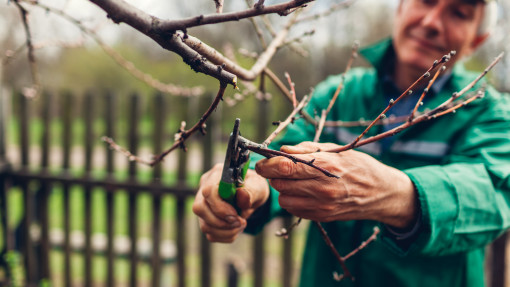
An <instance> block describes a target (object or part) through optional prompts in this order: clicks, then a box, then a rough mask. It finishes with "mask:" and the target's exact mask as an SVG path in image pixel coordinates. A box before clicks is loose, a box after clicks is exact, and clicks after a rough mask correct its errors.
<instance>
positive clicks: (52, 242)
mask: <svg viewBox="0 0 510 287" xmlns="http://www.w3.org/2000/svg"><path fill="white" fill-rule="evenodd" d="M9 98H10V97H9ZM12 98H13V99H14V101H13V103H12V104H10V103H7V102H6V101H5V100H3V104H2V107H1V108H3V109H4V110H5V108H6V107H5V105H6V103H7V104H8V105H10V107H9V108H10V109H11V110H14V111H15V114H14V115H13V116H12V117H11V120H15V121H16V124H17V128H16V130H17V131H18V133H17V135H18V136H19V138H18V139H8V140H7V142H13V141H17V142H18V143H17V145H16V146H17V147H19V150H17V151H13V150H12V147H6V145H5V142H6V139H5V134H6V130H5V122H6V116H5V114H6V113H2V117H1V118H0V123H1V125H0V126H2V130H0V134H2V135H1V136H2V138H0V139H1V140H2V141H1V144H0V164H1V165H0V168H1V169H2V170H1V172H0V176H1V177H0V184H1V185H0V186H1V187H0V192H1V195H2V196H1V204H2V206H0V208H1V211H2V213H1V214H2V225H3V227H4V232H3V242H4V247H5V249H4V250H13V249H15V247H16V246H19V247H21V254H22V255H23V264H24V270H25V274H24V278H25V281H24V282H25V284H26V285H29V286H36V285H37V286H38V284H40V283H41V282H42V281H41V280H42V279H43V278H49V279H51V280H52V281H55V280H56V281H57V283H52V284H53V285H56V286H58V285H59V284H60V285H62V286H72V285H74V284H79V285H81V284H83V285H84V286H95V285H96V284H98V283H101V284H104V285H106V286H115V285H118V284H121V285H126V282H125V281H127V283H128V285H129V286H136V285H137V284H138V283H139V282H140V281H144V282H145V283H147V281H150V285H151V286H168V284H169V283H168V282H166V283H163V282H161V278H162V268H163V267H164V265H171V266H173V268H172V269H171V270H172V272H173V273H174V275H173V278H176V279H174V280H173V281H172V282H170V283H171V284H170V285H171V286H175V285H176V286H190V285H194V286H198V285H199V286H212V284H213V283H214V282H213V279H212V277H214V276H212V272H213V270H217V269H218V267H217V266H215V265H217V264H218V262H216V263H215V264H213V261H214V259H213V258H212V255H211V253H212V247H211V244H210V243H209V242H208V241H207V240H206V239H205V237H204V236H203V235H198V234H200V233H199V232H195V233H194V234H195V235H197V237H200V239H199V240H196V238H190V237H193V236H190V232H189V230H190V228H191V229H198V228H197V224H189V221H190V220H189V219H190V218H187V217H191V216H187V215H189V214H190V212H189V208H188V207H189V202H190V199H192V198H193V196H194V193H195V190H196V180H195V184H190V176H191V175H190V171H189V169H188V168H187V167H189V166H190V165H194V166H192V169H194V170H195V173H197V174H199V173H202V172H203V171H205V170H208V169H209V168H210V167H211V166H212V164H213V154H214V150H215V148H216V147H217V146H218V144H217V142H218V141H217V140H216V141H215V140H214V139H213V136H220V137H221V134H220V133H218V131H217V128H216V127H218V126H219V123H218V124H217V120H218V116H219V114H221V113H220V112H217V113H216V114H217V115H215V116H213V117H212V118H211V120H209V121H208V133H207V134H206V135H205V136H201V137H200V136H197V137H195V139H192V140H189V141H188V142H187V144H188V146H191V148H190V150H192V151H193V150H198V151H197V153H198V154H199V155H200V157H199V158H201V160H199V161H198V162H197V160H196V158H198V157H195V158H193V162H192V163H190V157H189V152H187V153H185V152H182V151H177V152H176V154H177V156H176V157H174V158H172V160H174V161H177V163H176V164H175V163H174V167H175V169H172V168H169V169H172V170H171V171H168V170H165V168H166V166H167V165H165V164H160V165H156V166H155V167H154V168H152V169H150V170H149V171H147V168H146V169H145V174H147V173H149V174H150V177H151V178H150V179H149V180H147V179H145V180H140V169H141V167H140V164H138V163H135V162H133V161H128V160H127V159H124V156H123V155H120V154H118V153H116V152H114V151H113V150H112V149H110V148H108V147H107V146H106V144H102V145H100V144H98V143H97V142H98V141H99V139H100V138H101V136H102V135H105V136H108V137H112V138H114V139H116V140H120V142H121V143H126V144H127V148H128V149H129V150H130V151H132V152H134V153H138V152H139V151H140V146H141V142H142V140H144V141H145V142H149V143H150V145H151V149H150V152H147V148H146V150H145V154H147V155H148V154H157V153H159V152H161V151H162V150H163V149H164V148H166V147H168V146H170V145H171V143H172V142H173V133H172V132H171V131H169V129H168V125H167V123H168V122H169V120H170V115H172V120H173V121H174V122H175V121H176V119H186V120H187V121H188V123H189V124H193V123H194V122H196V121H197V120H198V119H199V117H200V114H198V113H200V112H201V111H205V109H206V108H207V106H208V105H209V104H210V102H211V100H212V97H202V98H200V99H198V98H194V99H183V98H181V99H179V98H172V99H170V97H168V96H163V95H160V94H158V95H155V96H152V97H150V101H151V102H152V104H149V105H147V103H146V102H147V99H143V98H141V97H140V96H138V95H132V96H129V97H119V96H116V95H113V94H106V95H97V94H95V95H94V94H86V95H84V96H82V97H77V96H73V95H72V94H69V93H64V94H58V95H51V94H44V95H42V96H41V98H39V99H36V100H28V99H26V98H25V97H23V96H22V95H19V94H16V95H14V96H13V97H12ZM121 102H122V104H121ZM142 102H144V103H145V104H142ZM176 103H177V104H176ZM265 105H266V103H265V102H260V103H259V109H258V113H259V115H260V116H261V117H262V118H263V119H267V118H268V117H267V116H265V114H264V113H266V111H267V107H266V106H265ZM141 106H145V107H146V108H145V110H146V111H147V113H146V114H145V115H142V114H141V110H142V108H141ZM78 118H80V119H81V121H82V123H81V124H76V122H77V119H78ZM35 119H37V120H38V123H35V122H34V120H35ZM146 120H149V121H150V123H151V124H149V125H145V127H148V128H145V129H143V128H144V125H143V124H141V123H143V122H144V121H146ZM55 122H57V123H60V124H61V126H59V127H57V128H55V127H53V126H54V125H55ZM98 122H100V123H104V124H100V125H102V126H103V127H102V134H98V132H97V128H96V129H95V128H94V127H95V126H97V125H98ZM119 123H121V124H122V125H123V126H122V127H119V126H118V125H119ZM232 123H233V122H232ZM11 124H12V122H11ZM178 124H179V122H177V123H175V124H174V127H172V128H173V130H174V131H175V130H177V126H178ZM266 124H267V123H266ZM33 125H37V126H38V127H39V130H36V131H34V129H33V128H31V127H33ZM57 125H58V124H57ZM265 128H267V125H264V124H262V125H259V126H258V131H257V133H258V136H259V137H262V136H264V134H265ZM59 129H60V132H58V136H57V137H58V138H57V139H54V138H53V137H54V136H55V130H59ZM80 129H81V131H77V130H80ZM141 129H143V130H141ZM119 130H124V131H126V132H125V133H124V134H121V133H120V132H119ZM80 133H81V134H80ZM34 134H36V135H38V136H37V137H38V138H37V139H31V138H30V137H31V136H33V135H34ZM141 135H142V136H141ZM144 135H145V138H144ZM126 139H127V140H126ZM78 140H79V141H80V142H79V143H77V142H76V141H78ZM77 144H78V145H80V146H82V148H81V149H80V152H82V153H83V157H82V163H81V164H82V165H81V166H73V164H74V161H72V160H71V158H72V157H73V156H75V155H74V154H75V153H76V152H75V151H73V152H72V150H73V148H74V147H75V146H76V145H77ZM34 145H35V146H39V147H40V148H39V149H35V151H37V154H38V155H39V158H38V159H36V158H34V157H35V154H34V149H32V148H31V147H33V146H34ZM98 146H99V147H98ZM220 149H221V148H219V149H218V150H220ZM220 151H221V150H220ZM54 152H57V153H59V155H58V156H57V157H58V159H57V161H58V162H57V165H58V166H56V167H55V166H54V165H52V163H53V164H54V161H55V155H54V154H52V153H54ZM97 152H102V155H101V156H99V157H100V158H102V160H101V161H100V164H101V165H103V166H102V167H98V166H97V162H94V161H95V159H97V158H98V156H97V155H96V153H97ZM9 153H12V154H14V153H16V154H17V161H18V162H17V163H16V164H11V163H10V162H9V161H8V159H9V155H10V154H9ZM119 158H120V161H122V160H125V164H120V167H119V164H116V163H115V162H116V161H119ZM146 158H148V156H146ZM122 167H125V169H127V178H123V179H119V178H118V176H117V173H118V172H119V171H118V170H119V168H122ZM95 169H102V170H104V172H103V174H102V175H101V176H97V175H95V174H94V170H95ZM197 169H198V171H197ZM168 177H173V179H171V180H170V181H171V183H168V180H166V179H168ZM196 177H197V175H195V178H196ZM14 187H18V188H19V189H21V190H22V194H23V196H22V198H23V199H22V202H23V208H22V210H23V219H22V222H21V223H20V224H19V225H18V226H17V227H16V226H12V224H11V223H10V222H11V221H12V220H11V219H10V218H9V216H10V215H11V214H12V212H11V209H12V208H15V207H14V206H11V205H10V204H9V203H8V201H9V193H10V192H11V190H13V188H14ZM77 187H78V188H79V189H81V192H82V195H83V196H82V197H81V198H80V201H82V205H83V215H82V216H81V217H82V218H83V220H84V223H83V232H82V234H81V236H75V235H77V234H75V233H76V232H75V231H76V230H73V229H72V227H71V219H72V218H73V217H76V216H77V215H76V212H75V211H74V210H73V209H74V207H72V204H71V197H72V190H73V188H75V189H76V188H77ZM55 188H59V189H61V193H62V202H61V206H59V208H61V209H62V210H63V212H62V221H63V223H62V225H63V230H62V231H63V232H61V233H60V234H61V237H63V238H61V239H60V241H59V240H58V238H57V239H54V237H55V236H52V233H51V228H50V221H51V220H50V219H49V216H50V214H51V213H52V212H53V211H54V210H49V205H50V203H49V198H50V194H51V193H52V192H53V190H54V189H55ZM98 189H99V190H100V192H103V193H105V198H104V201H105V204H104V205H105V207H106V211H105V218H103V219H101V220H104V221H105V222H106V237H105V238H106V242H103V243H105V244H103V245H101V242H102V241H101V240H100V239H101V237H99V240H95V239H98V236H97V234H94V233H93V228H92V225H93V224H94V222H93V219H92V218H93V212H94V210H97V208H95V207H94V206H93V203H94V201H93V199H92V197H93V190H98ZM119 193H123V194H127V208H128V211H127V218H124V219H123V220H124V221H126V222H128V228H127V230H128V236H127V237H126V238H124V239H126V240H124V241H122V240H120V243H119V242H118V241H119V240H117V239H119V238H118V237H119V236H118V234H115V233H116V232H115V225H116V224H117V223H116V222H115V218H116V216H115V208H116V204H115V196H116V195H117V194H119ZM140 194H150V198H151V203H150V208H149V212H150V213H151V215H150V218H152V220H151V222H150V224H151V227H150V228H148V227H147V226H143V228H145V229H149V230H150V236H149V238H150V241H151V242H147V240H142V239H141V238H139V233H140V232H139V230H140V226H139V225H140V220H138V218H139V217H140V216H141V215H140V214H138V213H139V212H140V211H139V208H137V207H139V204H140V203H139V197H140V196H139V195H140ZM163 197H171V201H172V203H173V205H172V211H171V213H173V214H171V215H170V217H171V218H172V219H171V222H169V219H167V220H165V221H166V223H167V224H168V223H169V224H171V225H172V227H171V230H173V232H172V233H173V234H172V235H171V239H170V240H168V239H167V240H162V234H161V231H162V216H161V214H162V202H163ZM163 213H165V212H163ZM167 213H168V212H167ZM286 221H288V219H287V220H286ZM191 222H196V219H195V218H191ZM285 224H288V223H285ZM35 227H39V228H35ZM167 229H168V228H167ZM34 230H36V231H37V230H39V232H34ZM57 235H58V234H57ZM78 235H80V234H78ZM73 236H74V237H73ZM56 237H58V236H56ZM73 238H74V239H75V240H73ZM103 239H104V237H103ZM145 239H146V238H145ZM80 240H81V241H83V242H82V244H81V245H80ZM74 241H78V242H74ZM95 241H99V242H95ZM103 241H104V240H103ZM194 241H198V245H199V247H193V248H195V249H198V250H199V252H198V254H199V256H198V257H199V259H198V261H199V263H198V265H199V268H198V269H199V270H193V271H190V270H189V265H190V263H189V262H187V261H189V260H192V259H193V257H192V256H190V255H189V254H190V248H191V247H190V245H191V242H194ZM122 242H124V248H122V244H121V243H122ZM264 242H265V240H264V234H261V235H260V236H257V237H255V239H254V240H253V242H252V243H250V245H251V246H250V247H249V248H248V249H249V250H253V251H250V252H249V253H248V254H249V257H252V258H248V259H247V260H246V261H247V262H249V265H250V266H251V267H250V269H251V270H252V271H250V272H249V273H251V274H252V276H251V277H250V278H253V279H252V280H253V284H254V285H255V286H264V281H263V280H264V278H265V276H264V272H265V269H267V267H265V261H266V259H265V258H266V257H267V254H266V253H265V243H264ZM141 243H145V247H147V248H144V245H143V244H141ZM126 244H127V245H128V246H125V245H126ZM291 244H292V241H291V240H289V241H285V243H284V247H283V248H282V252H283V253H282V254H281V263H280V266H281V268H282V272H281V274H282V275H281V278H282V279H281V284H282V285H283V286H290V285H291V281H290V280H291V276H290V273H291V268H292V266H293V264H292V260H291V256H290V255H291V253H290V252H291ZM213 246H214V245H213ZM55 248H61V250H62V253H63V263H62V264H61V265H62V266H63V269H64V270H63V275H62V276H61V277H62V278H56V279H55V277H56V276H55V275H54V274H52V271H53V270H52V266H54V265H55V264H54V263H52V262H51V261H52V260H51V258H52V256H51V252H52V250H55ZM162 248H163V249H165V248H166V249H167V250H166V251H167V252H166V254H165V252H164V250H161V249H162ZM140 249H149V251H148V253H149V254H150V255H149V256H144V255H142V254H141V251H140ZM168 249H170V251H168ZM172 250H174V252H172ZM77 251H79V254H81V256H82V257H83V267H82V274H81V275H79V277H81V278H82V279H81V280H78V282H77V280H76V279H75V278H73V274H74V273H73V271H72V270H73V267H72V266H73V264H74V263H75V262H74V261H73V259H72V257H73V256H74V254H76V253H77ZM98 252H99V253H101V254H102V256H104V257H105V258H106V267H105V268H106V279H105V281H103V282H101V280H99V282H98V279H94V276H93V274H92V273H93V268H94V266H93V262H94V257H95V256H96V255H97V253H98ZM121 255H122V256H124V258H127V261H128V262H129V264H128V265H129V270H128V272H127V273H128V274H129V278H128V280H125V279H124V280H122V281H124V282H120V283H119V282H117V281H118V280H117V278H116V276H115V274H116V272H115V268H116V267H117V266H118V264H116V263H115V262H116V260H117V258H119V256H121ZM142 261H144V262H147V263H148V264H149V265H150V267H149V269H150V272H148V274H149V276H150V279H146V278H142V279H141V278H139V277H140V276H141V275H140V272H139V271H138V269H139V267H140V262H142ZM220 264H222V265H224V263H220ZM233 267H235V265H231V266H229V267H227V268H223V270H224V272H225V274H227V272H230V274H232V275H231V279H230V280H231V281H232V280H233V279H235V278H237V276H238V275H239V277H241V276H242V274H233V273H232V270H237V269H236V268H233ZM74 269H75V268H74ZM229 270H230V271H229ZM190 272H193V274H190ZM221 272H223V271H221ZM145 277H147V276H145ZM190 278H191V279H190ZM196 278H199V279H198V280H197V279H196ZM224 281H226V279H224ZM190 282H194V283H190ZM231 283H234V284H235V280H234V282H231ZM144 285H147V284H144Z"/></svg>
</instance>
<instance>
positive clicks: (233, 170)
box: [219, 119, 250, 213]
mask: <svg viewBox="0 0 510 287" xmlns="http://www.w3.org/2000/svg"><path fill="white" fill-rule="evenodd" d="M240 123H241V120H240V119H236V121H235V123H234V129H233V130H232V133H231V134H230V138H229V140H228V146H227V153H226V155H225V164H224V165H223V173H222V174H221V180H220V186H219V194H220V197H221V198H222V199H223V200H225V201H226V202H228V203H230V205H232V206H233V207H234V208H235V209H236V210H237V212H238V213H239V212H240V210H239V208H238V207H237V204H236V189H237V188H239V187H241V186H243V184H244V178H245V176H246V172H247V171H248V166H249V162H250V151H249V150H248V149H246V147H245V141H247V140H245V139H244V138H243V137H241V136H240V133H239V125H240Z"/></svg>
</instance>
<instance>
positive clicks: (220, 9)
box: [214, 0, 223, 13]
mask: <svg viewBox="0 0 510 287" xmlns="http://www.w3.org/2000/svg"><path fill="white" fill-rule="evenodd" d="M214 4H215V5H216V13H223V0H214Z"/></svg>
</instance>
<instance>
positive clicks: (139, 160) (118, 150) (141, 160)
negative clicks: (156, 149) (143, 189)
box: [101, 136, 151, 165]
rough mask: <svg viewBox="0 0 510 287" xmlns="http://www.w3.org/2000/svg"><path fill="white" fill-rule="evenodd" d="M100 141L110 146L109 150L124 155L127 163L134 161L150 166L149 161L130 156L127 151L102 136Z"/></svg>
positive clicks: (110, 139)
mask: <svg viewBox="0 0 510 287" xmlns="http://www.w3.org/2000/svg"><path fill="white" fill-rule="evenodd" d="M101 140H102V141H104V142H105V143H107V144H108V145H109V146H110V148H112V149H113V150H116V151H117V152H119V153H121V154H123V155H125V156H126V157H127V158H128V160H129V161H136V162H138V163H141V164H146V165H150V164H151V162H150V161H147V160H145V159H143V158H140V157H139V156H137V155H134V154H132V153H131V152H130V151H129V150H127V149H125V148H123V147H121V146H120V145H118V144H117V143H116V142H115V141H114V140H113V139H112V138H110V137H106V136H104V137H102V138H101Z"/></svg>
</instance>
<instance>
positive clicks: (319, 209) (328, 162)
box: [256, 142, 418, 228]
mask: <svg viewBox="0 0 510 287" xmlns="http://www.w3.org/2000/svg"><path fill="white" fill-rule="evenodd" d="M335 147H338V146H337V145H335V144H319V143H311V142H305V143H301V144H299V145H297V146H283V147H282V148H281V151H283V152H286V153H290V154H293V155H294V156H298V157H300V158H303V159H306V160H311V159H315V162H314V164H315V165H317V166H320V167H322V168H324V169H326V170H328V171H330V172H331V173H333V174H335V175H338V176H340V177H341V178H340V179H337V178H332V177H327V176H325V175H324V174H323V173H321V172H320V171H318V170H316V169H314V168H311V167H309V166H306V165H304V164H299V163H297V164H296V163H294V162H292V161H291V160H290V159H287V158H284V157H274V158H271V159H265V160H261V161H259V162H258V163H257V166H256V171H257V173H258V174H260V175H262V176H263V177H265V178H267V179H269V183H270V184H271V186H273V187H274V188H275V189H276V190H278V191H279V192H280V197H279V202H280V206H281V207H282V208H284V209H286V210H287V211H289V212H290V213H292V214H294V215H295V216H298V217H303V218H306V219H311V220H315V221H320V222H328V221H336V220H343V221H345V220H363V219H368V220H376V221H380V222H383V223H386V224H388V225H391V226H394V227H397V228H406V227H409V226H410V225H411V224H412V223H413V222H414V220H415V219H416V216H417V212H418V208H417V206H416V205H417V199H416V197H417V195H416V192H415V191H414V186H413V184H412V182H411V180H410V179H409V177H408V176H407V175H406V174H405V173H403V172H401V171H399V170H397V169H395V168H392V167H389V166H387V165H384V164H382V163H381V162H379V161H377V160H376V159H374V158H372V157H371V156H369V155H367V154H364V153H361V152H357V151H353V150H350V151H346V152H342V153H328V152H322V151H324V150H329V149H332V148H335ZM300 154H302V155H300Z"/></svg>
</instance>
